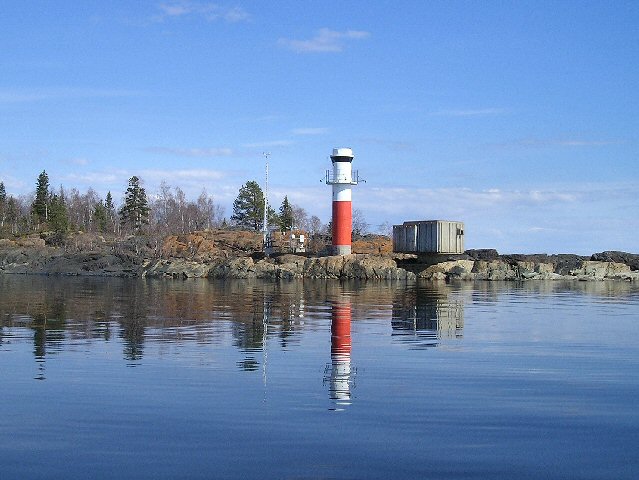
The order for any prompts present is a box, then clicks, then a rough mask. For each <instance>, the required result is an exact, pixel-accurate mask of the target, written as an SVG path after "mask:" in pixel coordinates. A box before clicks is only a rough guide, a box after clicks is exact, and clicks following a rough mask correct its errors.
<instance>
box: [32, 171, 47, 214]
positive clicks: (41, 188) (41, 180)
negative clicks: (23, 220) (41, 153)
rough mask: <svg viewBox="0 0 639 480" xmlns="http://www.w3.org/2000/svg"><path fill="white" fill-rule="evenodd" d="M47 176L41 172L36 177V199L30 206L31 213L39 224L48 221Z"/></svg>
mask: <svg viewBox="0 0 639 480" xmlns="http://www.w3.org/2000/svg"><path fill="white" fill-rule="evenodd" d="M50 196H51V195H50V193H49V176H48V175H47V172H46V171H44V170H42V173H41V174H40V175H38V181H37V183H36V198H35V200H34V201H33V205H32V206H31V211H32V212H33V214H34V215H35V216H36V217H37V219H38V221H39V222H46V221H47V220H49V199H50Z"/></svg>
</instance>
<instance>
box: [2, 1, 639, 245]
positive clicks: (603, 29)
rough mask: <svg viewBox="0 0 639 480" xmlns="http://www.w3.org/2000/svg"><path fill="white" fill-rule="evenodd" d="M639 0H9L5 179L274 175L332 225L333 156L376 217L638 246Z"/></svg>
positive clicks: (106, 186)
mask: <svg viewBox="0 0 639 480" xmlns="http://www.w3.org/2000/svg"><path fill="white" fill-rule="evenodd" d="M638 25H639V3H637V2H621V1H617V2H614V1H610V2H576V1H575V2H561V1H555V2H541V1H534V2H496V1H495V2H451V1H446V2H423V1H405V2H385V1H380V2H348V1H340V2H332V1H323V2H301V1H279V2H249V1H240V2H229V3H226V2H219V3H218V2H207V1H170V0H167V1H158V2H156V1H136V2H128V1H119V2H118V1H113V2H103V1H49V2H43V1H5V2H3V5H2V16H1V17H0V72H1V75H0V180H1V181H3V182H4V183H5V186H6V188H7V191H8V193H10V194H14V195H20V194H28V193H30V192H32V191H33V190H34V189H35V181H36V178H37V175H38V174H39V173H40V172H41V171H42V170H43V169H46V171H47V173H48V174H49V177H50V181H51V183H52V185H54V186H57V185H60V184H62V185H64V187H65V188H68V189H69V188H73V187H75V188H78V189H79V190H80V191H86V189H87V188H88V187H93V188H94V189H95V190H96V191H97V192H98V193H99V194H101V195H105V194H106V192H107V191H111V192H112V194H113V196H114V198H115V199H116V200H118V199H120V198H121V197H122V194H123V192H124V190H125V189H126V185H127V180H128V178H129V177H130V176H132V175H137V176H139V177H141V178H142V179H143V181H144V185H145V187H146V188H147V191H148V193H149V194H154V193H155V192H157V191H158V186H159V184H160V182H161V181H163V180H164V181H166V182H167V183H168V184H169V185H171V186H173V187H176V186H177V187H180V188H182V189H183V190H184V191H185V192H186V194H187V196H188V197H189V198H195V197H196V196H197V195H198V194H199V193H200V192H201V191H202V189H203V188H206V189H207V191H208V192H209V193H210V194H211V195H213V197H214V200H215V201H216V202H217V203H219V204H221V205H222V206H224V207H225V209H226V214H227V216H230V214H231V213H232V202H233V199H234V198H235V197H236V196H237V193H238V190H239V187H240V186H241V185H242V184H243V183H245V182H246V181H247V180H257V181H259V182H262V181H263V177H264V158H263V156H262V152H264V151H268V152H270V154H271V157H270V161H269V166H270V182H269V190H270V201H271V203H273V204H275V205H276V206H279V204H280V202H281V200H282V198H283V196H284V195H285V194H286V195H288V196H289V199H290V200H291V201H292V202H293V203H295V204H297V205H300V206H302V207H304V208H305V209H306V210H307V212H308V213H309V215H310V214H314V215H317V216H319V217H320V218H321V219H322V220H323V221H324V222H326V221H328V220H329V216H330V201H331V192H330V187H327V186H326V185H324V184H322V183H320V179H322V178H323V176H324V172H325V170H326V169H328V168H330V159H329V155H330V152H331V149H332V148H333V147H343V146H348V147H351V148H353V151H354V153H355V160H354V163H353V168H355V169H357V170H359V172H360V176H361V177H363V178H365V179H366V180H367V182H366V183H362V184H360V185H358V186H357V187H355V189H354V192H353V202H354V206H355V208H359V209H360V210H361V211H362V213H363V215H364V217H365V218H366V220H367V222H368V223H370V224H371V230H373V231H375V230H376V229H377V226H378V225H380V224H382V223H384V222H390V223H401V222H403V221H405V220H418V219H424V220H426V219H449V220H459V221H464V222H465V223H466V246H467V247H468V248H497V249H498V250H499V251H500V252H503V253H507V252H548V253H559V252H576V253H582V254H589V253H593V252H596V251H602V250H606V249H618V250H625V251H632V252H639V240H638V232H639V213H638V212H639V166H638V163H637V161H638V158H637V157H638V155H637V154H638V152H639V148H638V146H639V144H638V142H639V138H638V134H637V132H638V127H639V114H638V112H639V88H638V87H639V67H638V65H639V61H638V59H639V33H638V31H639V30H638V28H637V26H638Z"/></svg>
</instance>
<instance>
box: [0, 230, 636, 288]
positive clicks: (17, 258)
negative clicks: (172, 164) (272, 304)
mask: <svg viewBox="0 0 639 480" xmlns="http://www.w3.org/2000/svg"><path fill="white" fill-rule="evenodd" d="M211 238H212V237H211ZM211 238H209V244H206V242H205V240H206V235H203V234H200V236H199V237H198V236H197V235H191V236H190V237H189V236H186V237H183V238H182V237H174V238H173V239H167V240H166V241H165V243H164V244H163V246H162V248H161V249H156V251H155V253H154V252H153V251H152V249H150V248H148V245H147V246H146V247H145V248H142V249H140V248H139V246H138V245H137V244H134V243H132V242H129V243H128V244H118V246H117V248H116V246H115V244H112V243H107V242H105V241H99V240H97V241H95V242H94V241H92V242H90V243H89V244H88V245H83V246H82V248H79V247H78V248H75V249H73V250H70V249H69V248H62V247H54V246H49V245H46V243H45V242H44V240H41V239H39V238H26V239H18V240H15V241H14V240H0V274H40V275H84V276H105V277H163V278H240V279H242V278H258V279H271V280H277V279H302V278H323V279H324V278H325V279H362V280H371V279H385V280H415V279H425V280H434V281H456V280H463V281H475V280H488V281H496V280H506V281H531V280H565V279H572V280H578V281H595V280H619V281H639V255H636V254H629V253H625V252H602V253H596V254H594V255H592V256H590V257H584V256H578V255H569V254H568V255H544V254H540V255H500V254H498V253H497V252H496V251H495V250H468V251H467V252H465V253H464V254H463V255H411V254H393V253H388V252H386V253H356V254H352V255H345V256H302V255H293V254H284V255H278V256H275V257H272V258H262V257H261V255H260V254H259V253H258V252H256V249H255V245H254V243H255V242H254V240H253V239H251V241H250V242H247V241H246V239H244V243H241V245H240V246H239V247H238V245H230V246H229V244H228V239H226V240H225V241H226V244H225V245H227V247H229V248H223V249H217V250H216V248H217V247H215V241H214V240H212V239H211ZM215 238H217V237H215ZM218 240H219V239H218ZM198 242H199V243H198ZM236 243H237V242H236ZM205 244H206V245H205Z"/></svg>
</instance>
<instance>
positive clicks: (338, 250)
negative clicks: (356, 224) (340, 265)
mask: <svg viewBox="0 0 639 480" xmlns="http://www.w3.org/2000/svg"><path fill="white" fill-rule="evenodd" d="M332 253H333V255H350V254H351V246H350V245H333V246H332Z"/></svg>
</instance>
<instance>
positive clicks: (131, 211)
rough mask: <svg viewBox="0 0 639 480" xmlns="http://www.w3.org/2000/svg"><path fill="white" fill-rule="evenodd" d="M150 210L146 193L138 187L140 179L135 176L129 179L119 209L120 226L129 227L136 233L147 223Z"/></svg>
mask: <svg viewBox="0 0 639 480" xmlns="http://www.w3.org/2000/svg"><path fill="white" fill-rule="evenodd" d="M150 210H151V209H150V208H149V202H148V200H147V198H146V191H145V190H144V188H142V187H141V186H140V179H139V178H138V177H136V176H133V177H131V178H130V179H129V187H128V188H127V189H126V193H125V195H124V205H123V206H122V208H121V209H120V222H121V223H122V225H130V226H131V227H133V230H134V231H135V232H138V231H139V230H140V229H141V228H142V225H144V224H147V223H149V211H150Z"/></svg>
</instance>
